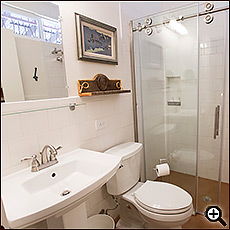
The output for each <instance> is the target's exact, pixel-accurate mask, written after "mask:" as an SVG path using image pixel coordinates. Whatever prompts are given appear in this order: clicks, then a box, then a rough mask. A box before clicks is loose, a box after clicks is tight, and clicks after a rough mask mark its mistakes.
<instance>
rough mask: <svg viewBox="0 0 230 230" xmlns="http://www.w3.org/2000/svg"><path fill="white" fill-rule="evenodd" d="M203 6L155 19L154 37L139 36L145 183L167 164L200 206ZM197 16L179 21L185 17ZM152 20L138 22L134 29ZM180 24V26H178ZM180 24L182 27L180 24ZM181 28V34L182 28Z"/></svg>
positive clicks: (137, 66) (137, 52)
mask: <svg viewBox="0 0 230 230" xmlns="http://www.w3.org/2000/svg"><path fill="white" fill-rule="evenodd" d="M196 13H197V4H193V5H192V6H189V7H184V8H182V9H179V10H173V11H170V12H167V13H162V14H159V15H153V16H150V17H149V18H150V19H151V20H152V24H153V25H154V24H155V25H156V26H153V27H152V29H153V31H152V34H151V35H150V36H148V35H147V34H146V32H145V30H142V31H141V32H135V33H134V34H133V36H134V48H135V49H134V53H135V69H136V70H135V77H136V84H137V87H136V88H137V92H136V93H137V94H136V95H137V105H138V118H139V121H138V126H139V127H138V128H139V141H141V142H142V143H143V145H144V150H145V159H144V163H145V169H146V170H145V175H144V173H143V180H144V181H145V180H147V179H149V180H155V179H157V175H156V172H155V171H154V169H153V168H154V167H155V166H156V165H157V164H159V163H160V160H161V162H165V161H167V163H168V164H169V166H170V169H171V173H170V175H169V176H164V177H161V178H160V179H161V180H163V181H166V182H170V183H172V184H176V185H178V186H180V187H182V188H183V189H185V190H186V191H188V192H189V193H190V194H191V195H192V196H193V201H195V183H196V180H195V173H196V141H197V91H198V40H197V38H198V36H197V17H196ZM191 14H192V15H194V14H195V17H193V18H191V19H188V20H181V21H179V22H175V19H178V18H179V17H180V16H184V17H185V16H187V15H191ZM146 20H147V18H142V19H139V20H135V21H134V27H137V26H138V25H139V26H140V25H143V24H146ZM173 24H174V27H173ZM175 24H176V25H175ZM178 27H179V28H180V29H178Z"/></svg>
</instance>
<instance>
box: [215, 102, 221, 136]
mask: <svg viewBox="0 0 230 230" xmlns="http://www.w3.org/2000/svg"><path fill="white" fill-rule="evenodd" d="M219 119H220V106H219V105H217V106H216V108H215V122H214V139H216V136H219Z"/></svg>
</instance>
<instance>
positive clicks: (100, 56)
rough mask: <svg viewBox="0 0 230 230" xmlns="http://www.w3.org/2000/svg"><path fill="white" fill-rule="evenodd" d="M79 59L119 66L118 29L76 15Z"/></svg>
mask: <svg viewBox="0 0 230 230" xmlns="http://www.w3.org/2000/svg"><path fill="white" fill-rule="evenodd" d="M75 19H76V29H77V45H78V59H79V60H84V61H95V62H101V63H108V64H115V65H117V64H118V60H117V29H116V28H115V27H112V26H109V25H107V24H104V23H101V22H98V21H96V20H94V19H91V18H88V17H85V16H83V15H80V14H77V13H75Z"/></svg>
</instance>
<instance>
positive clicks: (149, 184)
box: [133, 180, 192, 215]
mask: <svg viewBox="0 0 230 230" xmlns="http://www.w3.org/2000/svg"><path fill="white" fill-rule="evenodd" d="M133 196H134V199H135V201H136V203H137V204H138V205H139V206H140V207H142V208H144V209H145V210H148V211H149V212H153V213H158V214H167V215H172V214H179V213H184V212H186V211H188V210H190V209H191V207H192V197H191V196H190V194H189V193H187V192H186V191H185V190H183V189H181V188H180V187H178V186H175V185H173V184H169V183H165V182H158V181H148V180H147V181H146V182H145V183H144V184H143V185H142V186H141V187H140V188H139V189H137V190H136V191H135V192H134V194H133Z"/></svg>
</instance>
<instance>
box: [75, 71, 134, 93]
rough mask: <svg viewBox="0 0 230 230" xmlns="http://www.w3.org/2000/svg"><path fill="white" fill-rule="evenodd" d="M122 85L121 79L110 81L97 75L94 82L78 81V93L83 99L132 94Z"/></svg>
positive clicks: (102, 75)
mask: <svg viewBox="0 0 230 230" xmlns="http://www.w3.org/2000/svg"><path fill="white" fill-rule="evenodd" d="M121 84H122V83H121V80H119V79H109V78H108V77H107V76H105V75H104V74H97V75H96V76H94V78H93V79H92V80H78V93H79V96H80V97H83V96H94V95H105V94H118V93H130V92H131V90H129V89H123V88H122V86H121Z"/></svg>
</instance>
